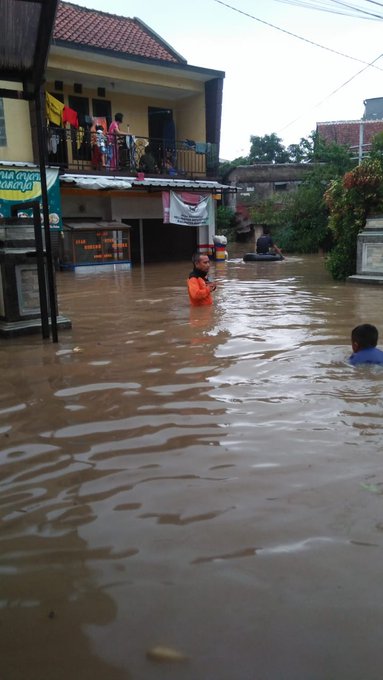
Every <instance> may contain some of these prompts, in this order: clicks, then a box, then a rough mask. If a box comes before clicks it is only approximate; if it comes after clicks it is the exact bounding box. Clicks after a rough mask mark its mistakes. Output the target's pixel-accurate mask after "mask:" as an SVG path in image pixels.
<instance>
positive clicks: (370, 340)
mask: <svg viewBox="0 0 383 680" xmlns="http://www.w3.org/2000/svg"><path fill="white" fill-rule="evenodd" d="M378 337H379V336H378V329H377V328H376V326H372V325H371V324H369V323H364V324H361V325H360V326H355V328H353V330H352V331H351V346H352V351H353V353H352V354H351V356H350V357H349V363H350V364H352V366H358V365H359V364H383V352H382V350H381V349H378V348H377V346H376V345H377V344H378Z"/></svg>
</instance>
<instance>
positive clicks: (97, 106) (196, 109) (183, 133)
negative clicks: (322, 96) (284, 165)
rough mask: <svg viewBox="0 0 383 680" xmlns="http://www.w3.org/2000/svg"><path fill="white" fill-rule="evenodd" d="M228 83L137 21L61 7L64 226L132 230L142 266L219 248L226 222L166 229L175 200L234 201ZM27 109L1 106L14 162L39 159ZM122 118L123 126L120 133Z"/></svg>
mask: <svg viewBox="0 0 383 680" xmlns="http://www.w3.org/2000/svg"><path fill="white" fill-rule="evenodd" d="M223 78H224V73H223V72H221V71H215V70H211V69H206V68H200V67H196V66H191V65H189V64H187V62H186V60H185V59H184V58H183V57H182V56H180V55H179V54H178V53H177V52H176V51H175V50H174V49H173V48H172V47H171V46H170V45H168V44H167V43H166V42H165V41H164V40H163V39H162V38H160V36H158V35H157V34H156V33H155V32H154V31H153V30H152V29H151V28H149V27H148V26H147V25H146V24H144V23H143V22H142V21H140V20H139V19H137V18H134V19H131V18H126V17H121V16H116V15H112V14H108V13H105V12H98V11H96V10H92V9H87V8H84V7H80V6H77V5H74V4H71V3H68V2H59V4H58V8H57V14H56V20H55V26H54V32H53V39H52V43H51V46H50V51H49V57H48V64H47V69H46V85H45V90H46V98H47V162H48V163H49V164H50V165H51V166H58V167H59V169H60V193H61V211H62V221H63V224H64V229H65V225H71V228H73V225H76V223H80V222H81V223H82V224H84V223H86V224H88V225H89V223H91V222H92V221H93V222H94V223H95V224H99V223H100V222H113V221H116V220H117V221H118V222H120V223H122V224H128V225H129V226H130V228H131V229H130V235H131V236H130V240H131V256H132V261H133V262H140V261H141V262H144V261H145V262H150V261H156V260H157V261H160V260H162V259H165V258H166V259H169V258H170V259H172V258H174V259H178V258H188V259H189V258H190V255H191V253H192V252H193V251H194V250H195V249H196V248H199V249H200V250H201V251H204V250H205V251H208V250H209V249H210V248H211V247H212V245H213V242H212V236H213V234H214V220H213V221H212V220H210V224H209V226H203V227H195V226H183V227H180V226H176V225H175V224H171V223H166V222H167V220H166V219H165V223H164V205H165V203H166V195H165V197H164V194H169V192H175V193H176V194H177V195H178V196H179V197H180V198H181V199H183V200H185V201H186V202H187V201H188V197H190V195H191V194H192V195H193V197H194V198H192V199H191V200H192V201H193V200H194V201H197V200H198V199H197V198H196V196H201V197H205V196H206V195H209V196H211V197H214V198H217V197H219V196H220V194H221V193H222V191H223V189H224V187H223V186H222V185H221V184H220V183H219V182H218V181H217V180H216V173H217V168H218V158H219V142H220V126H221V107H222V88H223ZM17 103H18V102H16V103H13V108H12V105H6V106H5V107H4V110H1V109H0V133H1V130H3V131H4V134H5V135H6V138H7V140H9V144H8V145H7V146H6V147H5V148H4V147H3V151H4V152H5V153H3V154H2V155H3V159H4V160H9V161H22V162H26V161H30V162H36V149H35V145H34V143H33V139H34V137H33V120H32V121H31V126H32V142H30V140H29V137H28V134H27V128H28V125H27V123H28V124H29V121H28V118H29V113H28V109H27V105H24V106H23V109H22V110H21V109H19V108H18V109H17V115H16V109H15V105H16V104H17ZM52 105H53V108H52ZM52 111H53V113H52ZM116 114H122V122H119V123H118V126H119V130H118V133H117V134H114V135H111V134H108V130H109V128H110V125H111V123H112V122H113V121H114V120H115V117H116ZM1 116H3V119H1ZM117 117H118V118H121V116H117ZM96 126H97V127H96ZM100 139H101V147H100V144H99V145H98V146H99V147H100V148H102V153H100V151H99V150H98V149H97V143H98V141H99V140H100ZM111 149H112V151H111ZM148 157H149V159H150V163H149V164H148V163H146V164H145V158H148ZM210 212H211V214H214V211H210Z"/></svg>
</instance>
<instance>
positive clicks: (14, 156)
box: [0, 81, 33, 162]
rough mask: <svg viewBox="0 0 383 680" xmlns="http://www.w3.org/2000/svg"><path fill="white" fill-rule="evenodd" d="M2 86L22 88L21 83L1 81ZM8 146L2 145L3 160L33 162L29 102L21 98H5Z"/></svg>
mask: <svg viewBox="0 0 383 680" xmlns="http://www.w3.org/2000/svg"><path fill="white" fill-rule="evenodd" d="M0 87H4V88H7V89H21V85H20V84H16V83H9V82H4V81H0ZM3 103H4V118H5V131H6V136H7V142H6V146H1V147H0V159H1V160H2V161H27V162H33V152H32V141H31V124H30V118H29V103H28V102H27V101H23V100H21V99H20V100H19V99H3Z"/></svg>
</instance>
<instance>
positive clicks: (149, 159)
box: [138, 146, 158, 175]
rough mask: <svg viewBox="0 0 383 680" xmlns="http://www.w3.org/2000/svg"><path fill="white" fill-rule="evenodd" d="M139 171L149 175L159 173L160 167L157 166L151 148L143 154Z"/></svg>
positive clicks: (148, 147)
mask: <svg viewBox="0 0 383 680" xmlns="http://www.w3.org/2000/svg"><path fill="white" fill-rule="evenodd" d="M138 169H139V170H140V171H141V172H147V173H148V174H149V175H153V174H155V173H158V167H157V165H156V161H155V160H154V156H153V154H152V150H151V148H150V146H147V147H146V149H145V152H144V153H143V154H142V156H141V158H140V163H139V166H138Z"/></svg>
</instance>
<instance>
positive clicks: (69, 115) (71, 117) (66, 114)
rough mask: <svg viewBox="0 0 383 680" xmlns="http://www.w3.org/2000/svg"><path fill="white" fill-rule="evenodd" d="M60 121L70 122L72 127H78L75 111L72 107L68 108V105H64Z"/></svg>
mask: <svg viewBox="0 0 383 680" xmlns="http://www.w3.org/2000/svg"><path fill="white" fill-rule="evenodd" d="M62 122H63V125H65V123H70V124H71V125H72V127H75V128H78V115H77V111H74V109H70V108H69V106H64V108H63V112H62Z"/></svg>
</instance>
